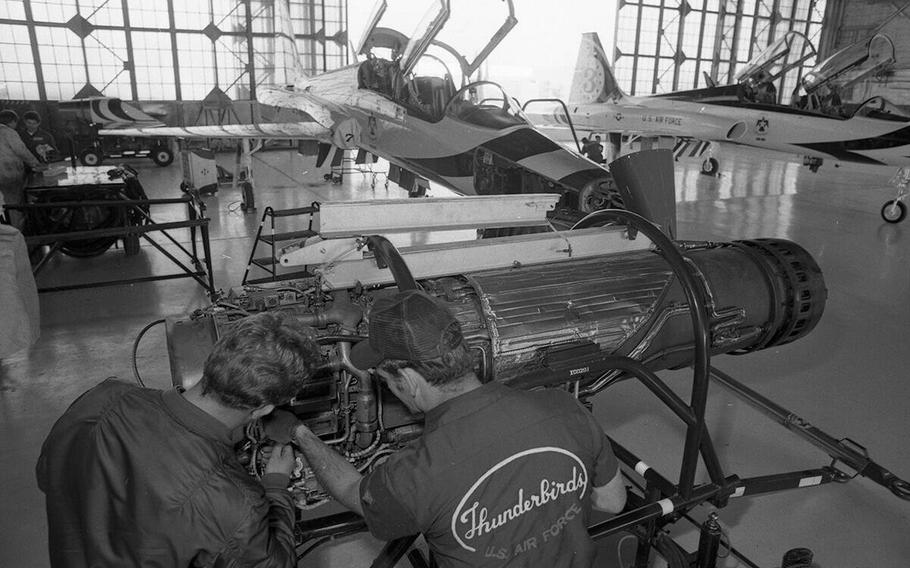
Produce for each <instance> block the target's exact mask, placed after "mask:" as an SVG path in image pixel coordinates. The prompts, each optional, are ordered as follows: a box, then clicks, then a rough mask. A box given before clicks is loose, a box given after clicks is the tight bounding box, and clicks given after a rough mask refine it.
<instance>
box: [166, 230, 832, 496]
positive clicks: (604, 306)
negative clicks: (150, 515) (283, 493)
mask: <svg viewBox="0 0 910 568" xmlns="http://www.w3.org/2000/svg"><path fill="white" fill-rule="evenodd" d="M678 246H680V247H681V249H682V254H683V258H684V260H685V265H686V267H687V269H688V270H689V271H690V273H691V275H693V276H694V277H695V278H696V279H697V280H700V281H701V283H702V284H703V288H704V291H705V295H706V297H705V298H704V300H705V305H706V306H707V311H708V318H709V327H710V329H709V330H708V333H709V335H708V336H709V348H710V351H711V353H713V354H720V353H746V352H751V351H755V350H758V349H765V348H768V347H773V346H777V345H783V344H785V343H789V342H791V341H795V340H796V339H799V338H800V337H803V336H804V335H806V334H807V333H809V332H810V331H811V330H812V329H813V328H814V327H815V325H816V324H817V323H818V321H819V319H820V317H821V315H822V313H823V311H824V305H825V300H826V289H825V284H824V280H823V278H822V274H821V271H820V269H819V267H818V265H817V264H816V263H815V261H814V260H813V258H812V257H811V255H809V253H808V252H806V251H805V250H804V249H803V248H801V247H800V246H799V245H797V244H795V243H792V242H790V241H786V240H777V239H756V240H744V241H737V242H732V243H701V242H699V243H685V244H678ZM419 284H420V285H421V286H422V287H423V289H424V290H425V291H427V292H428V293H430V294H432V295H433V296H435V297H436V298H438V299H439V300H440V301H442V302H444V303H445V304H446V305H447V306H448V307H449V308H450V309H451V310H452V312H453V313H454V314H455V315H456V317H457V318H458V320H459V321H460V322H461V324H462V328H463V331H464V336H465V339H466V340H467V342H468V344H469V346H470V347H471V348H472V350H473V352H474V354H475V357H476V370H477V374H478V376H479V377H480V378H481V380H482V381H483V382H488V381H500V382H503V383H507V384H510V385H513V386H515V387H517V388H540V387H553V388H564V387H565V386H566V385H570V386H571V387H572V389H573V392H578V393H579V396H580V397H582V398H584V397H589V396H592V395H593V394H595V393H597V392H598V391H599V390H601V389H602V388H603V385H604V384H605V380H606V379H607V378H609V377H612V376H615V375H616V373H617V372H616V371H615V370H613V369H611V368H609V367H605V366H604V365H602V364H600V362H602V361H603V360H604V358H605V357H608V356H616V355H619V356H625V357H630V358H633V359H635V360H637V361H640V362H641V363H642V364H644V365H645V366H646V367H648V368H649V369H651V370H653V371H657V370H660V369H667V368H675V367H681V366H685V365H688V364H690V363H691V362H692V360H693V355H694V347H693V346H694V337H695V335H694V334H695V330H693V324H692V318H691V317H690V307H689V305H688V303H687V300H686V295H685V293H684V292H685V291H684V290H683V288H682V285H681V284H680V282H679V279H678V278H677V275H676V274H674V271H673V270H672V269H671V268H670V266H669V265H668V263H667V262H666V261H665V260H664V258H663V257H662V255H661V254H660V253H659V252H656V251H654V250H639V251H632V252H621V253H609V254H603V255H600V256H593V257H586V258H568V259H566V260H560V261H556V262H545V263H540V264H529V265H513V266H509V267H506V268H498V269H493V270H483V271H477V272H468V273H462V274H455V275H450V276H444V277H438V278H432V279H424V280H421V281H419ZM396 291H397V289H396V288H395V287H394V286H383V287H375V288H365V287H363V286H360V285H357V286H354V287H351V288H341V289H334V290H327V289H324V287H323V286H322V282H321V281H320V279H319V278H318V277H313V278H308V279H301V280H289V281H282V282H275V283H270V284H263V285H259V286H247V287H244V288H239V289H235V290H232V291H231V293H230V295H229V297H228V298H227V299H226V300H225V301H222V302H218V303H215V304H214V305H212V306H210V307H208V308H206V309H203V310H197V312H196V313H194V314H193V315H191V316H190V317H188V318H172V319H169V320H168V322H167V343H168V350H169V357H170V363H171V370H172V376H173V378H174V382H175V384H183V385H184V386H189V385H190V384H192V383H193V382H195V381H196V380H198V378H199V377H200V376H201V370H202V364H203V362H204V360H205V358H206V356H207V354H208V352H209V351H210V349H211V346H212V345H213V343H214V341H216V340H217V338H218V337H219V336H220V335H221V334H222V333H224V331H225V330H226V329H228V328H229V327H230V326H231V325H233V324H234V322H236V321H238V320H239V319H241V318H243V317H245V316H246V315H249V314H252V313H256V312H261V311H267V310H281V311H284V312H289V313H291V314H293V315H294V316H295V317H297V318H298V319H299V320H300V321H302V322H303V323H306V324H308V325H310V326H312V327H314V328H315V329H316V330H317V334H318V336H319V341H320V343H321V345H322V349H323V355H324V364H323V365H322V368H321V371H320V372H319V373H318V374H317V376H315V377H314V378H313V380H312V381H311V382H310V384H308V385H307V387H306V388H305V389H304V390H303V391H301V392H300V393H298V395H297V396H296V397H295V398H294V399H293V400H291V401H289V403H288V407H289V408H290V409H291V410H292V411H293V412H295V413H296V414H297V415H298V416H299V417H300V418H301V419H302V420H304V421H305V422H306V423H307V424H308V425H309V426H310V428H311V429H312V430H313V431H314V432H316V433H317V434H319V435H320V436H321V437H323V438H324V439H325V440H326V441H327V442H328V443H329V444H330V445H332V446H333V447H334V448H336V449H337V451H338V452H339V453H341V454H342V455H344V456H346V457H347V458H348V459H349V460H350V461H351V462H352V463H353V464H354V465H355V466H356V467H357V468H358V469H360V470H362V471H366V470H368V469H369V468H371V467H373V465H375V464H376V463H378V462H379V461H380V460H382V459H383V457H384V456H387V455H388V454H390V453H393V452H395V451H396V450H397V449H399V448H400V447H402V445H403V444H405V443H407V442H408V441H410V440H412V439H413V438H415V437H416V436H418V435H419V434H420V432H421V428H422V420H421V417H420V416H414V415H412V414H411V413H410V412H409V411H408V410H407V409H406V408H405V407H404V405H402V404H401V403H400V402H399V401H398V400H397V399H396V398H395V397H394V395H392V394H391V393H390V392H388V391H387V390H385V387H383V386H381V385H380V384H379V383H378V381H374V380H373V378H372V376H371V375H370V374H369V373H368V372H366V371H365V370H362V369H356V368H355V367H353V365H352V364H351V362H350V359H349V354H350V349H351V347H352V345H353V344H355V343H356V342H358V341H362V340H364V339H365V338H366V334H367V332H368V331H367V330H368V325H367V324H368V321H369V315H370V308H371V306H372V305H373V303H374V302H375V301H376V300H377V299H378V298H380V297H382V296H384V295H390V294H394V293H395V292H396ZM262 442H263V440H262V436H261V433H259V432H257V431H256V430H255V428H251V429H250V430H249V431H248V432H247V441H246V442H245V443H244V444H243V446H242V447H241V449H240V451H241V453H242V458H243V459H244V460H245V461H246V463H248V464H249V467H250V471H251V472H252V473H256V472H257V471H258V468H259V467H260V462H261V451H260V450H261V444H262ZM292 489H293V491H294V493H295V495H296V497H297V503H298V506H299V507H300V508H302V509H305V508H311V507H312V506H314V505H317V504H319V503H321V502H323V501H324V500H325V499H326V498H327V497H326V495H325V493H324V492H323V491H322V489H321V488H319V487H318V484H316V483H315V480H314V478H313V476H312V473H311V472H309V471H308V470H307V468H306V467H304V465H303V464H301V467H300V468H298V471H297V472H296V477H295V481H294V487H293V488H292Z"/></svg>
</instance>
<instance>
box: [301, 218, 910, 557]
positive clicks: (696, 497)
mask: <svg viewBox="0 0 910 568" xmlns="http://www.w3.org/2000/svg"><path fill="white" fill-rule="evenodd" d="M630 217H633V216H632V215H631V214H630V213H628V212H625V211H611V210H604V211H598V212H596V213H592V214H591V215H589V216H587V217H586V218H585V219H584V220H583V221H582V222H580V223H579V224H578V225H577V228H584V227H587V226H592V225H597V224H602V223H604V222H611V221H616V220H617V219H618V220H620V221H624V220H626V219H627V218H630ZM638 228H639V230H641V232H642V233H644V234H645V235H646V236H647V237H648V238H649V239H650V240H651V241H652V242H653V243H654V244H655V245H656V246H657V247H658V249H659V250H660V251H661V254H662V255H663V257H664V259H665V260H666V261H667V263H668V264H669V266H670V268H671V269H672V270H673V273H674V274H675V276H676V278H677V279H678V280H679V282H680V284H681V286H682V288H683V290H684V292H685V296H686V303H687V304H688V308H689V314H690V316H691V320H692V322H691V323H692V329H693V330H694V343H693V345H694V349H693V355H692V363H691V365H692V368H693V377H692V385H691V394H690V396H689V400H688V401H687V400H684V399H683V398H682V397H681V396H680V395H678V394H677V393H676V392H675V391H674V390H673V389H672V388H671V387H670V386H669V385H668V384H667V383H666V382H664V381H663V380H662V379H661V378H660V377H658V375H657V374H656V373H655V372H653V371H651V370H650V369H649V368H648V361H647V360H645V361H639V360H637V359H634V358H632V357H628V356H620V355H613V354H609V353H604V352H600V351H596V350H595V351H589V352H588V353H587V354H585V353H584V352H579V356H578V357H574V358H573V363H572V364H573V367H574V368H579V367H584V368H586V369H589V370H590V372H589V374H588V376H589V377H594V378H593V379H586V380H584V381H574V382H569V383H566V384H565V386H566V388H567V389H568V390H570V391H571V392H573V393H575V394H576V395H577V397H578V398H579V400H581V401H582V402H588V401H590V399H591V398H592V397H593V396H594V395H596V394H598V393H601V392H603V391H605V390H606V389H607V388H610V387H612V386H614V385H616V384H618V383H620V382H623V381H626V380H629V379H634V380H636V381H638V382H640V383H641V384H642V385H643V386H644V387H645V388H646V389H647V390H648V391H649V392H650V393H651V394H653V395H654V396H655V397H656V398H657V400H658V402H659V403H660V404H662V405H664V406H666V407H667V408H668V409H670V411H671V412H672V413H673V414H675V415H676V417H677V418H678V419H679V420H680V421H681V422H682V425H683V426H684V428H685V433H686V435H685V443H684V446H683V452H682V460H681V464H680V467H679V476H678V478H677V479H676V480H671V479H670V478H669V477H667V476H665V475H662V474H661V473H659V472H658V471H656V470H655V469H653V468H652V467H650V466H648V465H647V463H646V462H645V461H644V460H643V459H641V458H640V457H639V456H636V455H635V454H633V453H632V452H631V451H629V450H628V449H626V447H625V446H623V445H622V444H621V443H620V442H618V441H616V440H612V439H611V444H612V446H613V450H614V453H615V455H616V457H617V458H618V459H619V461H620V462H622V464H623V465H624V466H625V467H624V468H623V475H624V477H625V479H626V480H627V481H628V482H629V483H630V484H631V485H633V486H635V489H630V491H629V498H628V501H627V504H626V508H625V510H624V511H623V512H621V513H619V514H618V515H616V516H614V517H612V518H610V519H608V520H606V521H603V522H599V523H596V524H594V525H592V526H590V527H588V532H589V534H590V535H591V537H592V538H593V539H595V540H598V539H603V538H605V537H608V536H611V535H616V534H619V533H627V534H632V535H634V536H635V537H636V538H637V541H638V549H637V551H636V555H635V560H634V562H633V564H632V565H631V566H632V567H634V568H646V567H647V566H650V561H651V559H653V555H658V556H660V557H662V558H663V559H664V560H665V561H666V564H667V566H669V567H670V568H715V567H716V564H717V558H718V551H719V548H720V546H721V540H722V531H721V530H720V525H719V524H718V522H717V517H716V515H711V516H710V517H709V518H708V519H707V520H706V521H704V522H703V523H702V524H701V526H700V538H699V544H698V548H697V550H695V551H693V552H689V551H686V550H685V549H683V548H682V547H681V546H680V545H678V544H677V543H676V542H674V541H672V540H671V539H670V538H669V537H668V536H667V532H666V528H667V527H668V526H671V525H673V524H674V523H676V522H678V521H680V520H682V519H684V518H686V519H689V520H691V517H689V515H688V514H689V512H690V511H692V509H694V508H695V507H696V506H698V505H701V504H703V503H710V504H712V505H713V506H714V507H716V508H717V509H722V508H724V507H725V506H726V505H727V504H728V503H729V501H730V500H731V499H734V498H740V497H746V496H759V495H762V494H768V493H771V492H777V491H784V490H789V489H798V488H807V487H817V486H819V485H823V484H827V483H831V482H837V483H845V482H847V481H849V480H851V479H853V478H854V477H856V476H863V477H866V478H868V479H870V480H872V481H874V482H876V483H878V484H879V485H882V486H883V487H885V488H886V489H888V490H889V491H891V492H892V493H893V494H894V495H895V496H897V497H898V498H900V499H903V500H910V483H908V482H907V481H906V480H904V479H901V478H899V477H898V476H896V475H895V474H893V473H892V472H890V471H888V470H887V469H885V468H884V467H882V466H881V465H879V464H877V463H876V462H875V461H873V460H872V459H871V458H870V457H869V455H868V453H867V452H866V451H865V449H864V448H863V447H862V446H860V445H859V444H857V443H856V442H854V441H852V440H850V439H847V438H844V439H837V438H835V437H833V436H831V435H829V434H827V433H825V432H823V431H822V430H820V429H818V428H816V427H815V426H813V425H812V424H810V423H809V422H808V421H807V420H805V419H803V418H801V417H799V416H798V415H796V414H794V413H793V412H791V411H790V410H787V409H786V408H784V407H783V406H781V405H779V404H777V403H775V402H774V401H772V400H770V399H768V398H766V397H764V396H762V395H761V394H759V393H757V392H756V391H754V390H752V389H750V388H749V387H746V386H745V385H743V384H742V383H740V382H738V381H736V380H734V379H733V377H731V376H729V375H727V374H726V373H723V372H722V371H720V370H718V369H716V368H714V367H712V366H711V364H710V350H709V346H710V337H709V334H710V329H711V328H710V323H711V322H710V319H709V318H710V316H709V312H708V308H707V302H706V297H707V291H706V289H705V286H704V283H703V282H702V281H701V280H700V279H698V278H695V277H694V276H693V274H692V271H691V270H690V269H689V267H688V265H687V263H686V260H685V258H684V257H683V256H682V254H681V253H680V251H679V250H678V249H677V248H676V245H675V244H674V243H673V242H672V241H670V240H669V239H668V238H667V237H666V236H665V235H663V233H661V232H660V230H659V229H657V227H656V226H654V225H651V224H644V223H642V224H639V225H638ZM396 281H398V279H397V277H396ZM399 285H401V283H400V282H399ZM547 372H549V373H550V374H552V373H554V372H556V370H555V369H551V370H549V371H543V370H542V371H539V372H537V373H531V374H529V375H525V376H522V377H519V378H518V379H515V380H512V381H510V383H509V384H512V385H513V386H524V387H527V388H532V387H534V386H535V385H537V386H539V385H544V384H547V383H548V382H550V381H549V380H548V377H545V376H538V375H540V374H541V373H544V374H545V373H547ZM712 382H713V383H716V384H718V385H720V386H722V387H724V388H725V389H728V390H729V391H730V392H731V393H732V394H733V395H735V396H736V397H737V398H740V399H742V400H744V401H745V402H747V403H749V404H750V405H752V406H754V407H755V408H757V409H758V410H760V411H761V412H762V413H763V414H765V415H766V416H767V417H768V418H770V419H772V420H774V421H776V422H778V423H779V424H780V425H782V426H784V427H785V428H787V429H789V430H790V431H792V432H794V433H795V434H797V435H798V436H800V437H802V438H803V439H805V440H806V441H808V442H809V443H811V444H812V445H814V446H816V447H818V448H819V449H821V450H823V451H825V452H826V453H827V454H828V455H829V456H830V457H831V458H832V461H831V462H830V463H829V464H827V465H823V466H821V467H816V468H811V469H805V470H800V471H790V472H782V473H777V474H772V475H763V476H756V477H740V476H738V475H730V474H727V473H726V472H724V470H723V467H722V466H721V462H720V460H719V459H718V455H717V452H716V450H715V447H714V443H713V442H712V440H711V435H710V433H709V432H708V428H707V426H706V420H705V412H706V406H707V399H708V390H709V386H710V385H711V383H712ZM699 462H701V463H702V464H703V465H704V469H705V471H706V472H707V476H708V479H709V481H707V482H704V483H696V481H695V479H696V470H697V468H698V466H699ZM296 528H297V533H296V536H297V542H298V545H299V546H298V555H299V556H298V557H299V558H302V557H303V556H305V555H306V554H308V553H309V552H311V551H312V550H313V549H314V548H316V547H317V546H320V545H322V544H324V543H326V542H329V541H331V540H332V539H334V538H338V537H341V536H347V535H350V534H352V533H355V532H358V531H364V530H366V529H367V527H366V525H365V523H364V521H363V519H361V518H360V517H359V516H357V515H354V514H353V513H347V514H341V515H331V516H327V517H321V518H317V519H311V520H306V521H301V522H298V523H297V527H296ZM415 538H416V537H408V538H406V539H398V540H395V541H391V542H389V543H388V544H387V545H386V546H385V547H384V548H383V549H382V551H381V552H380V554H379V555H378V556H377V557H376V559H375V560H374V561H373V563H372V564H371V566H372V568H391V567H392V566H395V564H396V563H397V562H398V561H399V560H400V559H402V558H404V556H405V555H406V554H408V551H409V550H411V545H412V544H413V542H414V539H415ZM412 552H413V550H412ZM730 552H731V553H732V554H734V555H737V556H738V557H739V558H740V560H742V561H743V562H744V563H745V564H746V565H749V566H755V564H754V563H752V562H751V561H749V560H748V559H747V558H745V557H744V556H742V555H740V554H739V553H738V552H736V551H734V550H733V549H732V548H731V549H730ZM791 553H794V554H791ZM797 554H798V555H802V556H803V560H805V559H806V556H808V561H805V562H802V563H800V564H787V563H785V565H789V566H808V565H809V564H810V563H811V551H809V550H808V549H793V550H791V551H787V554H786V555H785V556H793V555H797ZM408 559H409V561H410V562H411V565H412V566H413V567H414V568H421V567H423V566H432V558H431V559H430V560H429V564H427V561H426V560H425V559H424V558H423V557H422V555H420V554H415V555H411V554H408Z"/></svg>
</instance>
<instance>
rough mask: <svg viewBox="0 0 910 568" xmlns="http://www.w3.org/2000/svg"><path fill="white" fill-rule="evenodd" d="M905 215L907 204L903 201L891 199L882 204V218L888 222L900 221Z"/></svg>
mask: <svg viewBox="0 0 910 568" xmlns="http://www.w3.org/2000/svg"><path fill="white" fill-rule="evenodd" d="M906 216H907V206H906V205H904V202H903V201H898V200H897V199H892V200H891V201H886V202H885V204H884V205H882V219H884V220H885V221H886V222H888V223H900V222H901V221H903V220H904V217H906Z"/></svg>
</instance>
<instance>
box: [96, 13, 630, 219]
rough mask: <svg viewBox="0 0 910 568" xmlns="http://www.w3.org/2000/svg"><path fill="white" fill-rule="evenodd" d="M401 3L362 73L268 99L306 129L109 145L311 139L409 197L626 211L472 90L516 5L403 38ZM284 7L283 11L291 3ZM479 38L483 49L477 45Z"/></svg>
mask: <svg viewBox="0 0 910 568" xmlns="http://www.w3.org/2000/svg"><path fill="white" fill-rule="evenodd" d="M397 4H398V6H397V7H396V6H391V8H399V9H398V10H397V12H396V10H394V9H390V5H389V2H388V1H386V0H382V1H380V2H379V3H378V4H377V5H376V8H375V9H374V11H373V13H372V15H371V17H370V19H369V24H368V26H367V29H366V31H365V33H364V35H363V38H362V39H361V41H360V43H359V46H358V47H357V51H358V54H359V55H362V56H364V57H365V59H364V60H363V61H362V62H360V63H357V64H354V65H350V66H347V67H344V68H341V69H338V70H335V71H329V72H326V73H323V74H321V75H317V76H313V77H306V76H304V75H303V74H298V75H297V79H296V80H295V82H294V84H293V85H291V86H287V87H283V88H277V89H265V90H261V91H260V93H259V95H258V96H257V99H258V101H259V102H260V103H263V104H266V105H274V106H276V107H279V108H281V109H292V110H293V111H297V113H298V117H296V118H298V120H295V121H293V122H282V123H258V124H243V125H238V124H226V125H221V126H219V125H214V126H192V127H180V128H178V127H167V128H153V129H149V128H135V129H130V130H126V131H124V130H112V131H102V134H112V135H129V136H139V135H152V136H162V135H166V136H176V137H205V138H232V137H233V138H256V139H267V138H276V139H289V138H295V139H308V140H314V141H318V142H319V144H320V148H319V154H320V158H321V159H324V158H325V157H326V155H327V154H328V152H329V150H330V148H331V146H334V147H335V148H337V149H358V150H359V153H358V160H362V159H365V156H366V155H367V154H373V155H374V156H379V157H382V158H384V159H386V160H388V161H389V162H390V163H391V164H392V165H393V167H394V166H397V167H398V168H399V170H398V173H399V174H400V175H399V179H398V180H393V181H398V183H399V185H402V187H405V188H406V189H411V186H412V185H413V184H414V182H415V179H417V177H418V176H419V177H421V178H425V179H426V180H430V181H432V182H435V183H440V184H442V185H444V186H447V187H449V188H452V189H454V190H456V191H458V192H460V193H462V194H468V195H472V194H482V195H483V194H502V193H560V194H562V196H563V197H562V200H561V201H560V204H559V205H560V208H563V209H569V210H573V211H582V212H588V211H593V210H596V209H600V208H604V207H608V206H618V205H621V203H622V198H621V196H620V195H619V194H618V193H617V190H616V188H615V186H614V184H613V182H612V178H611V177H610V174H609V172H608V171H607V170H606V169H605V168H603V167H601V166H600V165H598V164H595V163H593V162H591V161H590V160H587V159H586V158H584V157H583V156H581V155H580V154H578V153H576V152H573V151H571V150H567V149H566V148H565V147H564V146H562V145H561V144H558V143H556V142H554V141H553V140H551V139H550V138H548V137H547V136H545V135H544V134H542V133H541V132H539V131H538V130H537V129H535V128H534V127H533V126H532V125H531V124H530V123H529V122H528V120H527V118H526V117H525V116H524V114H523V113H522V111H521V107H520V105H519V104H518V103H517V101H515V100H514V99H512V98H510V97H508V96H507V95H506V94H505V93H504V92H503V90H502V89H501V88H500V87H499V85H497V84H496V83H493V82H490V81H477V82H469V80H468V78H469V77H471V75H473V74H474V72H475V71H476V70H477V69H478V67H479V66H480V65H481V63H482V62H483V61H484V60H485V59H486V58H487V56H488V55H489V54H490V53H491V52H492V51H493V50H494V49H495V47H496V46H497V44H499V42H500V41H502V39H503V38H504V37H505V36H506V34H507V33H508V32H509V31H510V30H511V28H512V27H513V26H515V24H516V23H517V20H516V18H515V15H514V7H513V5H512V0H507V1H505V2H503V1H501V0H489V1H488V2H487V4H486V8H485V9H484V12H483V13H482V14H479V13H478V11H477V4H476V3H472V4H471V6H470V7H469V6H467V5H464V6H463V5H462V3H455V2H450V1H449V0H435V1H433V2H424V3H423V4H424V5H427V4H428V5H429V8H428V9H427V11H426V13H425V15H424V17H423V18H422V19H420V20H419V23H417V24H416V28H415V29H413V30H401V29H399V28H401V27H403V26H402V25H401V24H400V23H397V28H396V16H401V13H402V12H401V9H400V8H401V6H402V5H406V8H407V9H408V10H410V11H413V10H414V7H415V6H417V5H418V4H417V3H415V2H398V3H397ZM275 6H276V8H279V9H280V10H286V8H285V7H284V6H283V3H282V2H276V3H275ZM279 15H280V16H282V19H283V20H284V22H285V28H284V30H285V31H284V32H283V33H282V34H280V36H281V38H282V39H283V41H285V42H287V43H288V44H290V45H288V46H287V51H288V52H289V53H296V48H295V47H294V46H293V37H294V36H293V32H292V31H291V28H290V20H289V18H286V13H285V14H279ZM465 29H470V30H471V33H469V34H465V33H463V30H465ZM482 33H483V34H487V35H484V39H483V40H482V41H481V42H479V46H478V45H477V44H478V41H477V40H476V39H471V38H477V37H478V36H479V35H480V34H482ZM466 38H468V39H466ZM294 63H295V64H296V65H297V66H298V67H299V61H296V60H295V61H294ZM453 69H454V71H455V72H458V73H459V75H460V77H461V83H460V84H456V83H455V80H454V79H453V78H454V77H456V75H455V73H453ZM304 115H305V116H304ZM314 146H315V145H314ZM313 150H315V147H314V148H313ZM336 154H337V152H336ZM319 165H321V163H319ZM390 177H391V176H390ZM623 191H626V190H625V189H623Z"/></svg>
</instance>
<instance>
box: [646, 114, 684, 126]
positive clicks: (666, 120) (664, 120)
mask: <svg viewBox="0 0 910 568" xmlns="http://www.w3.org/2000/svg"><path fill="white" fill-rule="evenodd" d="M641 121H642V122H654V123H657V124H668V125H670V126H682V121H683V119H682V117H679V116H667V115H664V114H642V115H641Z"/></svg>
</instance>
